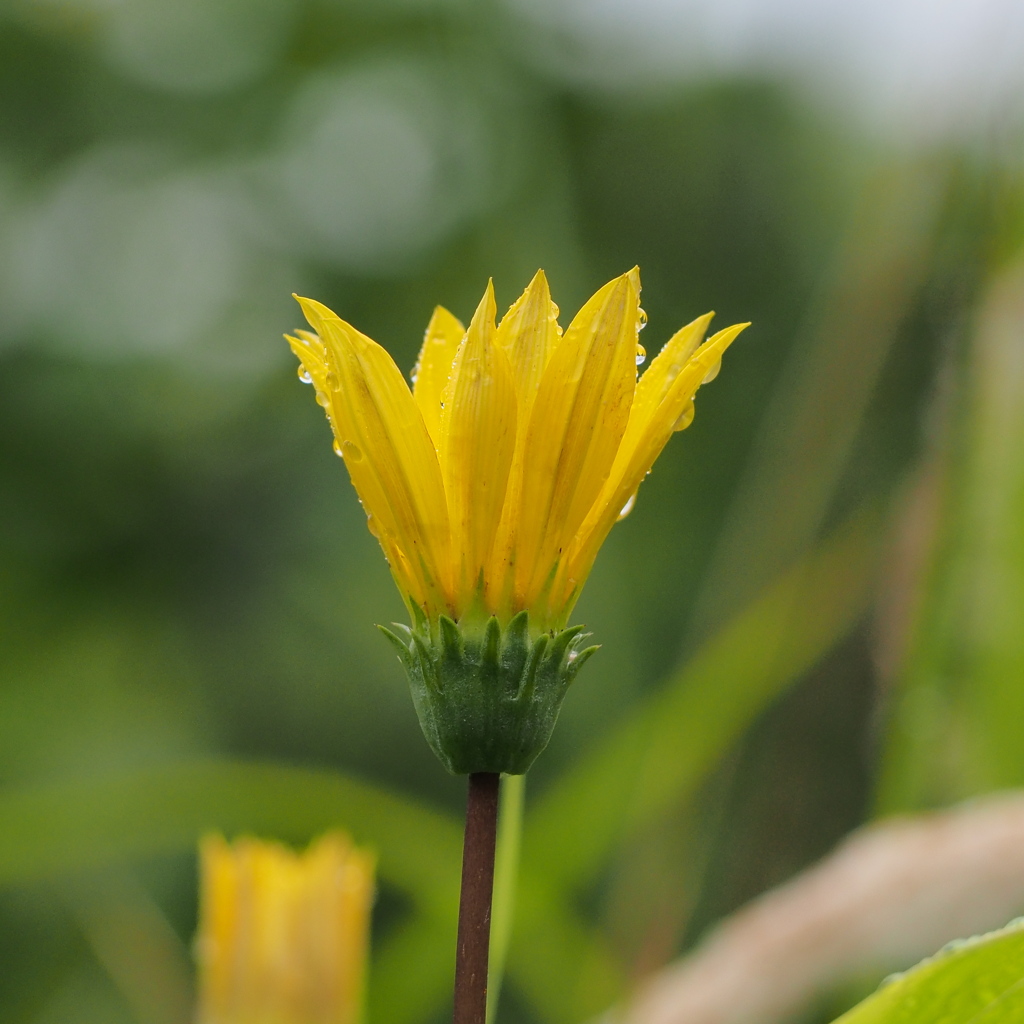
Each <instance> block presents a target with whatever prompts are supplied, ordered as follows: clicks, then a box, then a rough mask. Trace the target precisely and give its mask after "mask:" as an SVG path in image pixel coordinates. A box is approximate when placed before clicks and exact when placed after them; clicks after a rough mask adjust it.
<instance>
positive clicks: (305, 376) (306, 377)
mask: <svg viewBox="0 0 1024 1024" xmlns="http://www.w3.org/2000/svg"><path fill="white" fill-rule="evenodd" d="M299 380H301V381H302V383H303V384H312V383H313V378H312V377H311V376H310V374H309V370H307V369H306V368H305V367H304V366H303V365H302V364H301V363H299Z"/></svg>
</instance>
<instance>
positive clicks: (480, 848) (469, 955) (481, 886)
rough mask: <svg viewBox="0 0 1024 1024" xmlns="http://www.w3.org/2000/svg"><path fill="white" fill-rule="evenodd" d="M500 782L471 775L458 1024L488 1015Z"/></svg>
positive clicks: (473, 1023) (477, 1022)
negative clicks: (492, 905)
mask: <svg viewBox="0 0 1024 1024" xmlns="http://www.w3.org/2000/svg"><path fill="white" fill-rule="evenodd" d="M498 780H499V776H498V775H497V774H496V773H494V772H475V773H474V774H472V775H470V777H469V793H468V796H467V799H466V836H465V841H464V843H463V847H462V894H461V896H460V899H459V937H458V944H457V946H456V951H455V1014H454V1017H453V1024H484V1021H485V1019H486V1017H487V953H488V945H489V942H490V933H491V890H492V888H493V886H494V846H495V838H496V832H497V825H498Z"/></svg>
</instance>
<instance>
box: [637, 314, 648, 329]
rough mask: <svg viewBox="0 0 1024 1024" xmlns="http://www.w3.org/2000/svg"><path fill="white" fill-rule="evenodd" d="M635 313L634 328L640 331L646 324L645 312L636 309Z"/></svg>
mask: <svg viewBox="0 0 1024 1024" xmlns="http://www.w3.org/2000/svg"><path fill="white" fill-rule="evenodd" d="M636 315H637V321H636V329H637V330H638V331H642V330H643V329H644V328H645V327H646V326H647V313H646V312H645V311H644V310H643V309H637V311H636Z"/></svg>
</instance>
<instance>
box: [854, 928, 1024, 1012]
mask: <svg viewBox="0 0 1024 1024" xmlns="http://www.w3.org/2000/svg"><path fill="white" fill-rule="evenodd" d="M1021 1020H1024V919H1021V920H1018V921H1014V922H1012V923H1011V924H1009V925H1007V926H1006V927H1005V928H1003V929H1001V930H1000V931H997V932H991V933H989V934H988V935H981V936H979V937H977V938H974V939H967V940H965V941H961V942H954V943H951V944H950V945H949V946H947V947H946V948H945V949H944V950H942V951H940V952H939V953H938V954H936V955H935V956H934V957H931V958H930V959H928V960H925V961H923V962H922V963H920V964H918V965H917V967H914V968H912V969H911V970H909V971H907V972H906V973H905V974H900V975H896V976H895V977H893V978H892V979H890V980H889V981H887V982H886V983H885V984H884V985H883V986H882V987H881V988H880V989H879V990H878V991H877V992H876V993H875V994H874V995H872V996H869V997H868V998H867V999H865V1000H864V1001H863V1002H862V1003H860V1004H858V1005H857V1006H855V1007H854V1008H853V1009H852V1010H850V1011H849V1012H848V1013H844V1014H843V1015H842V1017H840V1018H838V1020H837V1021H835V1022H834V1024H1019V1022H1020V1021H1021Z"/></svg>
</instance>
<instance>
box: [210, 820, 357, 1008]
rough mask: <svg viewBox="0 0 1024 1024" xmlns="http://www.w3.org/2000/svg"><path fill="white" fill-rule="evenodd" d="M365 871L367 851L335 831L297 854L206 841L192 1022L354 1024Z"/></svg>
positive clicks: (254, 843)
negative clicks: (326, 1022) (196, 987)
mask: <svg viewBox="0 0 1024 1024" xmlns="http://www.w3.org/2000/svg"><path fill="white" fill-rule="evenodd" d="M373 875H374V862H373V858H372V856H370V855H368V854H367V853H366V852H364V851H361V850H358V849H356V848H355V847H353V846H352V844H351V842H350V841H349V840H348V838H347V837H346V836H344V835H342V834H341V833H330V834H328V835H326V836H324V837H323V838H322V839H320V840H319V841H318V842H316V843H314V844H312V845H311V846H310V847H309V849H308V850H307V851H306V852H305V853H303V854H295V853H293V852H292V851H291V850H289V849H286V848H285V847H283V846H280V845H279V844H277V843H267V842H261V841H259V840H256V839H241V840H238V841H237V842H235V843H232V844H230V845H229V844H227V843H225V842H224V840H223V839H220V838H219V837H208V838H206V839H204V840H203V841H202V843H201V846H200V900H201V906H200V920H199V936H198V940H197V943H196V954H197V961H198V968H199V971H198V982H199V984H198V988H199V993H198V995H199V999H198V1006H197V1015H196V1020H197V1022H198V1024H228V1022H230V1024H242V1022H253V1021H273V1022H274V1024H310V1022H313V1021H331V1022H332V1024H357V1022H358V1021H359V1020H360V1019H361V1016H362V1013H361V1010H362V1004H363V977H364V973H365V964H366V959H367V951H368V950H367V947H368V933H369V924H370V908H371V906H372V902H373Z"/></svg>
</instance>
